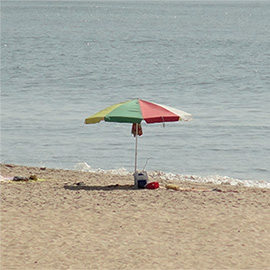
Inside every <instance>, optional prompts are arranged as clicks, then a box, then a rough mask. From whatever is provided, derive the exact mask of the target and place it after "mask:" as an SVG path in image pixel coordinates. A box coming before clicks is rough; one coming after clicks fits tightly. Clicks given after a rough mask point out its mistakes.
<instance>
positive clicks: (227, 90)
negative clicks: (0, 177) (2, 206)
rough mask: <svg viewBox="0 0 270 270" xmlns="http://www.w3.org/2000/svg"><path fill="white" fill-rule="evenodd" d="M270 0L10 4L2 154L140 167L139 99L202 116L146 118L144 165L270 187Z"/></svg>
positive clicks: (4, 43)
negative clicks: (131, 103)
mask: <svg viewBox="0 0 270 270" xmlns="http://www.w3.org/2000/svg"><path fill="white" fill-rule="evenodd" d="M269 10H270V2H269V1H232V2H228V1H208V2H205V1H196V2H195V1H187V2H184V1H96V2H95V1H17V2H16V1H1V162H2V163H14V164H19V165H30V166H46V167H51V168H64V169H74V168H75V169H85V168H86V169H87V168H88V169H89V170H90V169H91V170H98V169H102V170H116V171H118V172H120V171H123V170H124V171H126V172H132V171H133V170H134V147H135V140H134V138H133V136H132V135H131V132H130V131H131V125H130V124H120V123H104V122H102V123H99V124H94V125H85V124H84V119H85V118H87V117H89V116H90V115H92V114H94V113H95V112H97V111H99V110H101V109H103V108H105V107H107V106H109V105H112V104H114V103H118V102H121V101H125V100H128V99H131V98H141V99H145V100H148V101H153V102H156V103H161V104H165V105H168V106H172V107H175V108H178V109H180V110H183V111H186V112H188V113H191V114H192V115H193V118H194V120H193V121H192V122H179V123H168V124H167V123H166V124H165V127H164V126H163V125H162V124H151V125H147V124H145V123H143V125H142V126H143V132H144V134H143V136H141V137H140V138H139V140H138V167H139V169H143V168H144V167H145V170H147V171H160V172H161V173H162V174H165V175H178V176H179V175H180V176H196V177H197V179H201V181H220V179H221V180H222V179H223V180H224V179H225V180H226V179H227V180H228V179H231V180H235V179H236V180H237V181H238V180H239V181H245V180H251V181H249V183H250V182H251V183H252V181H253V182H254V183H261V185H262V186H263V185H264V184H265V185H268V186H269V184H270V169H269V168H270V165H269V164H270V158H269V156H270V106H269V104H270V39H269V37H270V19H269V18H270V17H269Z"/></svg>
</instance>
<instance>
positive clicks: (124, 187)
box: [64, 183, 137, 191]
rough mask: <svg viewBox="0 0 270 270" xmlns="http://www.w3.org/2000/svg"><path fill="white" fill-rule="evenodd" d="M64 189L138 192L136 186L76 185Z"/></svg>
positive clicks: (66, 186)
mask: <svg viewBox="0 0 270 270" xmlns="http://www.w3.org/2000/svg"><path fill="white" fill-rule="evenodd" d="M64 189H68V190H75V191H77V190H103V191H110V190H137V189H135V187H134V185H119V184H116V185H108V186H88V185H84V184H82V183H76V184H74V185H65V186H64Z"/></svg>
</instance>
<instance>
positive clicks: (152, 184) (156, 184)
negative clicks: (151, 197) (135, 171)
mask: <svg viewBox="0 0 270 270" xmlns="http://www.w3.org/2000/svg"><path fill="white" fill-rule="evenodd" d="M146 188H148V189H156V188H159V183H158V182H151V183H149V184H147V185H146Z"/></svg>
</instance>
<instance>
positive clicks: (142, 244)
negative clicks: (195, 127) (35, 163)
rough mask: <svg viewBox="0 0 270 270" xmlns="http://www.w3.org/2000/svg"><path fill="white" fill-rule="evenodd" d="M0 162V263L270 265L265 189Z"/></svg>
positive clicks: (269, 205) (269, 198)
mask: <svg viewBox="0 0 270 270" xmlns="http://www.w3.org/2000/svg"><path fill="white" fill-rule="evenodd" d="M0 166H1V167H0V168H1V173H0V174H1V175H2V176H5V177H8V176H9V177H13V176H24V177H29V176H30V175H33V174H34V175H36V176H37V177H38V178H40V179H45V180H46V181H32V182H14V181H1V182H0V185H1V269H3V270H9V269H20V270H24V269H25V270H26V269H27V270H28V269H46V270H49V269H200V270H201V269H262V270H265V269H270V189H261V188H247V187H241V186H229V185H218V186H214V185H210V184H208V185H207V184H204V185H202V184H195V183H190V182H179V181H178V182H176V181H175V182H174V181H173V180H172V181H164V180H161V179H160V182H159V183H160V188H159V189H154V190H150V189H134V188H133V186H132V185H133V178H132V176H131V175H130V176H119V175H113V174H104V173H86V172H76V171H68V170H58V169H48V168H34V167H25V166H17V165H8V164H1V165H0ZM150 181H151V179H150ZM155 181H156V179H155ZM166 184H176V185H178V186H180V188H181V189H180V190H173V189H166V188H165V185H166Z"/></svg>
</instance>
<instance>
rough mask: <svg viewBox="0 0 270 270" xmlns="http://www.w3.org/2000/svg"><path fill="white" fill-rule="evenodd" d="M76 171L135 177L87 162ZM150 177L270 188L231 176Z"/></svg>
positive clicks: (156, 173) (152, 174)
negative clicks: (93, 165)
mask: <svg viewBox="0 0 270 270" xmlns="http://www.w3.org/2000/svg"><path fill="white" fill-rule="evenodd" d="M74 170H76V171H81V172H92V173H102V174H107V173H108V174H115V175H131V176H132V175H133V173H132V172H129V171H127V169H125V168H118V169H113V170H103V169H100V168H99V169H93V168H92V167H91V166H90V165H88V164H87V163H86V162H82V163H77V164H76V165H75V167H74ZM147 173H148V176H149V177H151V178H152V179H156V180H158V179H161V180H164V181H170V180H171V181H172V180H174V181H175V180H178V181H189V182H196V183H203V184H218V185H221V184H222V185H231V186H244V187H258V188H270V182H266V181H264V180H260V181H257V180H239V179H235V178H231V177H229V176H220V175H208V176H199V175H181V174H174V173H166V172H162V171H149V172H147Z"/></svg>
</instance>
